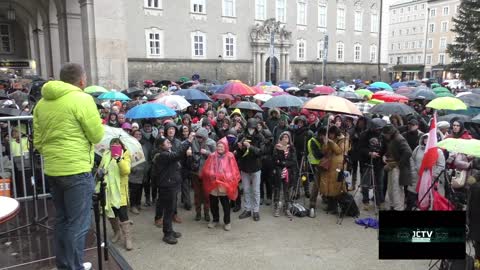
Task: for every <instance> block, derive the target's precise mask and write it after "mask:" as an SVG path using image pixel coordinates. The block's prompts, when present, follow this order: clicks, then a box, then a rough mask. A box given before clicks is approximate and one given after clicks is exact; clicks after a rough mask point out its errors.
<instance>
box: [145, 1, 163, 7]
mask: <svg viewBox="0 0 480 270" xmlns="http://www.w3.org/2000/svg"><path fill="white" fill-rule="evenodd" d="M145 7H147V8H158V9H161V8H162V0H145Z"/></svg>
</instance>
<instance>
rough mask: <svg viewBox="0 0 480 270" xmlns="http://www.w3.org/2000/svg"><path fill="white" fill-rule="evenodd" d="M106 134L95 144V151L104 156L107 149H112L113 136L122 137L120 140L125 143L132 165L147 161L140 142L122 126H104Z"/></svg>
mask: <svg viewBox="0 0 480 270" xmlns="http://www.w3.org/2000/svg"><path fill="white" fill-rule="evenodd" d="M104 128H105V135H103V138H102V140H101V141H100V142H99V143H97V144H96V145H95V153H96V154H98V155H100V156H102V155H103V153H104V152H105V150H108V149H110V141H111V140H112V139H113V138H120V141H121V142H122V143H123V145H125V147H126V148H127V150H128V152H130V157H131V162H132V164H131V167H132V168H133V167H135V166H137V165H138V164H140V163H142V162H145V155H144V154H143V148H142V145H141V144H140V142H139V141H138V140H137V139H135V138H134V137H132V136H130V134H128V133H127V132H125V131H124V130H123V129H121V128H113V127H110V126H106V125H105V126H104Z"/></svg>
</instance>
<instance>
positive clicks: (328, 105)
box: [302, 96, 363, 115]
mask: <svg viewBox="0 0 480 270" xmlns="http://www.w3.org/2000/svg"><path fill="white" fill-rule="evenodd" d="M302 108H303V109H307V110H315V111H325V112H334V113H341V114H351V115H363V114H362V112H361V111H360V110H359V109H358V108H357V106H355V104H353V103H352V102H351V101H349V100H347V99H344V98H341V97H337V96H318V97H316V98H312V99H311V100H309V101H307V102H305V103H304V104H303V107H302Z"/></svg>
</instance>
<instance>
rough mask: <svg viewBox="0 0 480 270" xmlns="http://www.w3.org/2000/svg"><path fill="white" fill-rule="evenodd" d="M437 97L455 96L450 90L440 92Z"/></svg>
mask: <svg viewBox="0 0 480 270" xmlns="http://www.w3.org/2000/svg"><path fill="white" fill-rule="evenodd" d="M437 97H455V96H454V95H453V94H452V93H450V92H448V93H447V92H440V93H438V94H437Z"/></svg>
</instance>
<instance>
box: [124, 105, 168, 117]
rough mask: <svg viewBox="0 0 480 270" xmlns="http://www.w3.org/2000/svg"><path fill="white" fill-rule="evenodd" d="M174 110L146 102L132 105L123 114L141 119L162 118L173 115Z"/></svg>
mask: <svg viewBox="0 0 480 270" xmlns="http://www.w3.org/2000/svg"><path fill="white" fill-rule="evenodd" d="M175 115H176V113H175V111H174V110H172V109H170V108H169V107H167V106H165V105H163V104H158V103H146V104H142V105H138V106H135V107H133V108H132V109H131V110H129V111H128V112H127V114H125V117H126V118H130V119H143V118H163V117H171V116H175Z"/></svg>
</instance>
